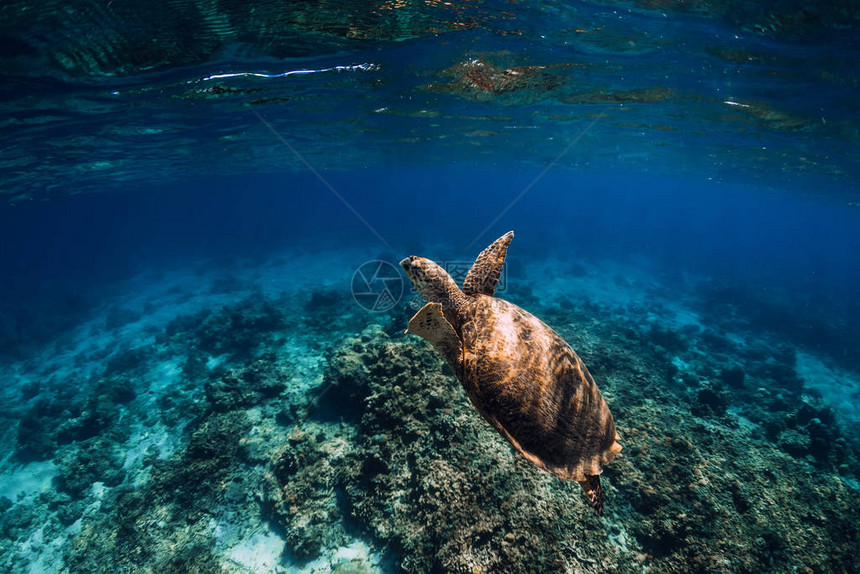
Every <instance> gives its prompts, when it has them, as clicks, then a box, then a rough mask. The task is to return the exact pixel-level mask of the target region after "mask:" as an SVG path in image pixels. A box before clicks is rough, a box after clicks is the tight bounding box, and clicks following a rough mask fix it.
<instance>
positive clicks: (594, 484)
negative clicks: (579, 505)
mask: <svg viewBox="0 0 860 574" xmlns="http://www.w3.org/2000/svg"><path fill="white" fill-rule="evenodd" d="M577 482H578V483H579V486H581V487H582V490H584V491H585V496H587V497H588V502H590V503H591V506H592V508H594V512H596V513H597V516H601V517H602V516H603V487H601V486H600V475H598V474H586V475H585V480H578V481H577Z"/></svg>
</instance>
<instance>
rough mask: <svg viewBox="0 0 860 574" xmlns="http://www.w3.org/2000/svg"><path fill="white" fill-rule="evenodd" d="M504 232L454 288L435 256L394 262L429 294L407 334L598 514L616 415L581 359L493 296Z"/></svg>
mask: <svg viewBox="0 0 860 574" xmlns="http://www.w3.org/2000/svg"><path fill="white" fill-rule="evenodd" d="M513 237H514V233H513V231H509V232H508V233H506V234H505V235H503V236H502V237H500V238H499V239H497V240H496V241H494V242H493V243H492V244H491V245H490V246H489V247H487V248H486V249H484V250H483V251H482V252H481V253H480V255H478V258H477V260H476V261H475V263H474V265H473V266H472V268H471V270H470V271H469V273H468V275H467V276H466V279H465V281H464V282H463V288H462V289H460V288H459V287H458V286H457V284H456V283H455V282H454V280H453V279H452V278H451V276H450V275H449V274H448V273H447V272H446V271H445V270H444V269H443V268H442V267H440V266H439V265H437V264H436V263H434V262H433V261H430V260H429V259H425V258H423V257H415V256H410V257H407V258H406V259H404V260H403V261H401V262H400V266H401V267H402V268H403V270H404V271H405V273H406V276H407V277H408V278H409V280H410V281H411V282H412V285H413V286H414V287H415V289H416V290H417V291H418V293H419V294H420V295H421V296H422V297H423V298H424V299H425V300H426V301H427V304H426V305H424V307H422V308H421V310H420V311H418V313H416V314H415V316H414V317H412V319H411V320H410V321H409V327H408V328H407V329H406V332H407V333H412V334H415V335H418V336H419V337H422V338H424V339H425V340H427V341H428V342H429V343H430V344H431V345H433V347H434V348H435V349H436V350H437V351H438V352H439V353H440V354H441V355H442V356H443V357H444V358H445V361H447V363H448V364H449V365H450V366H451V369H452V370H453V371H454V373H455V374H456V375H457V378H458V379H459V380H460V382H461V383H462V384H463V388H464V389H465V390H466V394H467V395H468V396H469V399H470V400H471V401H472V404H473V405H474V406H475V408H476V409H478V412H480V413H481V415H482V416H483V417H484V418H485V419H486V420H487V422H489V423H490V424H491V425H492V426H493V428H495V429H496V430H497V431H499V433H501V435H502V436H504V437H505V438H506V439H508V441H510V443H511V444H512V445H513V446H514V448H516V449H517V450H518V451H519V452H520V453H522V455H523V456H525V457H526V458H527V459H528V460H529V461H531V462H532V463H534V464H535V465H537V466H538V467H540V468H542V469H544V470H546V471H547V472H550V473H552V474H554V475H555V476H557V477H559V478H561V479H565V480H567V479H573V480H576V481H577V482H578V483H579V484H580V485H581V486H582V488H583V489H584V490H585V493H586V496H587V498H588V500H589V502H590V503H591V505H592V507H593V508H594V510H595V511H596V512H597V514H598V515H600V516H603V489H602V488H601V486H600V473H601V472H603V465H605V464H606V463H608V462H609V461H611V460H612V459H613V458H614V457H615V455H616V454H618V452H620V451H621V445H620V444H619V442H618V441H619V440H620V439H619V436H618V433H617V432H616V430H615V421H614V420H613V418H612V413H610V412H609V407H608V406H607V405H606V401H605V400H604V399H603V396H602V395H601V394H600V390H598V388H597V385H596V384H595V382H594V379H593V378H592V376H591V373H589V372H588V369H587V368H586V366H585V364H584V363H583V362H582V360H581V359H580V358H579V356H578V355H577V354H576V353H575V352H574V350H573V349H572V348H571V347H570V345H568V344H567V342H565V340H564V339H562V338H561V336H559V335H558V334H557V333H556V332H555V331H553V330H552V329H551V328H550V327H549V326H547V325H546V324H545V323H544V322H543V321H541V320H540V319H538V318H537V317H535V316H534V315H532V314H531V313H529V312H528V311H525V310H524V309H521V308H520V307H518V306H516V305H514V304H512V303H508V302H507V301H504V300H502V299H498V298H496V297H494V296H493V294H494V292H495V288H496V285H497V284H498V281H499V276H500V274H501V270H502V266H503V265H504V262H505V256H506V254H507V251H508V245H509V244H510V242H511V240H512V239H513Z"/></svg>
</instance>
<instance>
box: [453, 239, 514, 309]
mask: <svg viewBox="0 0 860 574" xmlns="http://www.w3.org/2000/svg"><path fill="white" fill-rule="evenodd" d="M513 238H514V232H513V231H508V232H507V233H505V234H504V235H502V236H501V237H499V238H498V239H496V240H495V241H493V243H491V244H490V246H489V247H487V248H486V249H484V250H483V251H481V253H480V254H479V255H478V258H477V259H475V263H474V264H473V265H472V268H471V269H469V273H468V274H467V275H466V280H465V281H463V293H465V294H466V295H477V294H479V293H480V294H482V295H489V296H490V297H492V296H493V293H495V291H496V285H497V284H498V283H499V277H500V276H501V274H502V266H503V265H504V264H505V256H506V255H507V254H508V244H510V242H511V239H513Z"/></svg>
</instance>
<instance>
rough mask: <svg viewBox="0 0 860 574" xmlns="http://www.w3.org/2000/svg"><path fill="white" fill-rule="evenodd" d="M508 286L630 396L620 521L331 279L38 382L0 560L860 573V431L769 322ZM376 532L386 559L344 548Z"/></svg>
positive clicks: (203, 318)
mask: <svg viewBox="0 0 860 574" xmlns="http://www.w3.org/2000/svg"><path fill="white" fill-rule="evenodd" d="M577 276H578V277H580V278H584V279H588V278H589V277H592V276H593V274H592V273H589V272H587V270H586V271H584V270H582V269H580V270H578V271H577ZM625 281H626V280H625ZM702 294H705V291H699V295H702ZM209 295H210V296H212V297H221V296H223V294H220V293H210V294H209ZM506 295H507V296H510V297H512V298H513V299H514V300H516V301H517V302H518V303H521V304H529V306H531V307H533V308H535V309H536V310H537V312H538V314H539V315H540V316H541V317H542V318H543V319H545V320H546V321H547V322H549V323H550V324H552V325H555V326H557V328H558V331H559V333H560V334H561V335H562V336H564V337H565V338H566V339H567V340H569V341H571V342H572V343H573V344H574V345H576V347H577V349H578V350H579V351H580V352H581V355H582V357H583V360H584V361H586V362H587V364H588V365H589V368H590V370H591V371H592V374H593V375H594V377H595V379H596V380H598V381H599V382H600V385H601V389H602V390H603V392H604V394H605V397H606V399H607V401H608V402H609V403H610V405H611V408H612V409H613V412H614V413H615V417H616V423H617V425H618V427H619V432H620V433H621V434H622V435H623V436H624V439H625V443H626V444H625V450H624V452H623V454H622V456H620V457H619V458H618V459H617V460H616V461H614V462H613V464H611V465H608V466H607V467H606V469H605V472H604V474H603V475H602V481H603V484H604V488H605V491H606V497H607V502H608V503H607V506H606V509H607V512H606V516H605V518H603V519H600V518H597V517H596V516H595V515H594V513H593V511H592V510H591V509H590V508H589V506H588V504H587V503H586V502H585V501H584V500H583V498H582V496H581V492H580V488H579V486H578V485H577V484H576V483H573V482H564V481H560V480H558V479H556V478H555V477H553V476H552V475H550V474H548V473H546V472H543V471H541V470H539V469H537V468H535V467H534V466H533V465H532V464H530V463H529V462H527V461H526V460H525V459H524V458H523V457H522V456H520V455H519V454H517V453H516V451H515V450H514V449H513V448H511V447H510V445H509V444H508V443H507V442H505V440H504V439H503V438H501V437H500V436H499V435H498V434H497V433H496V432H495V431H494V430H492V429H491V428H490V427H489V426H488V425H487V424H486V423H485V422H484V421H483V419H481V417H480V415H479V414H478V413H477V412H475V410H474V409H473V408H472V407H471V405H470V403H469V401H468V398H467V397H466V395H465V393H464V391H463V390H462V387H461V385H460V384H459V383H458V382H457V380H456V378H455V377H454V376H453V373H451V371H450V369H449V368H448V366H447V365H446V364H445V363H444V361H443V360H442V359H441V358H440V357H439V356H438V354H437V353H436V352H434V351H433V349H432V348H431V347H430V346H429V345H427V344H425V343H424V342H423V341H420V340H415V339H412V338H407V337H405V336H404V335H403V327H404V324H405V322H406V321H407V320H408V317H409V315H410V314H411V312H412V310H411V309H409V306H408V305H402V306H401V307H399V308H395V309H393V310H392V312H391V313H390V314H388V315H375V316H373V320H375V321H377V322H378V323H379V324H377V323H373V322H371V323H370V324H369V325H367V326H365V327H364V328H362V329H360V330H358V329H355V326H356V325H358V324H362V323H367V322H368V321H367V317H368V315H366V314H361V313H360V312H359V311H358V308H357V307H353V308H352V312H351V311H350V310H348V308H346V307H344V306H343V305H342V301H343V296H342V295H336V294H334V293H333V292H332V291H330V290H328V289H322V290H321V291H320V294H318V295H312V294H311V295H308V294H301V295H295V296H293V295H283V296H281V297H279V298H277V299H272V298H270V297H266V296H262V295H259V296H256V297H253V298H250V299H241V298H240V297H241V292H236V293H234V294H233V296H234V297H237V299H236V302H235V303H232V304H227V305H222V306H220V307H216V306H213V307H214V309H215V310H207V311H200V312H194V311H192V312H190V313H188V314H185V315H181V316H179V317H176V318H174V319H172V320H171V321H170V322H168V323H167V324H166V325H164V326H163V328H162V330H161V333H160V334H157V335H156V336H154V337H153V335H152V329H150V330H149V331H148V335H147V336H148V337H149V338H150V339H149V340H150V341H154V343H153V344H152V345H150V346H148V347H147V348H146V349H140V348H139V346H134V345H125V344H117V345H111V346H110V347H108V348H103V349H89V350H87V351H86V352H83V354H82V356H80V357H78V358H77V359H75V361H73V362H74V363H75V364H76V365H77V367H75V368H76V370H75V371H73V372H71V373H70V372H65V371H61V370H57V369H56V368H49V369H47V370H46V371H45V372H42V373H40V375H41V376H39V377H34V378H32V379H31V380H29V381H28V382H27V384H24V385H22V387H21V389H20V391H19V392H18V393H17V394H16V396H18V397H20V399H21V400H22V401H23V403H22V404H21V405H20V406H17V407H16V409H17V410H16V412H17V413H18V415H19V416H20V422H19V424H18V426H17V428H15V429H14V431H13V432H12V433H11V434H10V436H11V437H12V438H13V439H14V438H16V437H17V443H16V444H15V445H13V446H14V447H15V453H16V457H13V458H15V459H17V460H18V461H20V462H22V463H25V464H26V465H30V466H31V467H32V468H33V469H36V468H41V469H42V470H41V472H43V476H44V477H45V479H44V482H43V484H44V486H43V487H42V488H41V489H40V490H37V491H35V492H31V493H30V494H26V493H23V494H19V495H16V494H15V493H14V492H13V491H10V493H9V495H8V496H5V497H3V496H0V510H2V515H0V564H2V565H3V566H4V568H6V569H7V570H8V571H10V572H23V571H25V570H26V569H27V568H29V566H30V565H31V564H32V562H31V560H32V559H31V554H30V553H35V554H36V555H39V556H41V557H42V558H41V559H42V560H45V561H50V562H52V563H53V564H56V565H61V566H59V567H58V568H57V569H58V570H61V571H68V572H73V573H74V572H100V571H132V570H134V571H152V572H162V571H184V572H220V571H226V572H255V571H273V572H276V571H292V570H298V569H302V568H304V569H305V570H306V571H309V572H330V571H334V572H341V573H344V572H371V571H385V572H387V571H396V570H398V569H399V570H402V571H409V572H461V573H466V574H471V573H475V572H485V573H489V572H546V573H553V572H558V573H562V572H565V573H566V572H583V573H588V572H594V573H597V572H607V571H611V572H619V573H634V572H641V571H643V569H647V570H650V571H658V572H668V573H678V574H680V573H688V572H702V573H704V572H708V573H712V572H713V573H719V574H723V573H725V574H729V573H731V574H736V573H745V572H765V571H766V572H796V571H812V572H825V571H826V572H846V573H847V572H851V571H852V568H853V564H854V560H855V557H856V553H857V549H858V548H859V547H860V540H858V535H857V530H856V524H857V520H858V519H860V503H858V497H857V494H856V490H854V489H856V486H852V485H855V484H856V482H855V481H856V477H857V475H858V470H860V468H858V460H857V442H856V438H855V436H854V435H853V434H852V432H851V430H850V428H848V427H846V425H845V424H844V423H842V422H841V420H842V419H841V415H840V413H839V411H838V410H837V409H836V408H834V407H833V406H831V404H829V403H828V402H827V400H826V398H825V396H824V395H822V394H821V392H819V391H818V390H817V389H819V387H817V386H815V385H814V381H812V380H811V379H810V378H809V376H808V374H806V373H808V369H809V368H810V367H809V365H808V361H809V359H808V358H803V357H801V356H799V355H798V353H797V352H796V351H795V349H794V348H793V347H791V346H789V345H787V344H785V343H784V342H779V341H781V339H780V340H778V339H774V338H772V336H771V335H770V334H768V333H767V332H761V331H758V332H755V333H754V332H753V331H749V330H745V331H743V334H744V336H743V337H741V336H740V335H739V334H738V331H737V330H738V329H741V328H744V329H746V326H745V325H743V324H741V323H739V322H737V321H734V320H731V321H730V320H729V319H726V320H724V321H718V320H714V321H712V322H711V323H710V325H709V328H707V329H706V328H701V327H699V326H697V325H694V324H685V325H684V324H677V323H673V322H672V321H671V320H668V319H667V317H669V316H670V315H671V314H672V311H671V310H670V309H669V308H668V307H666V306H664V305H660V304H653V305H648V306H644V305H638V304H631V305H629V306H627V307H625V308H623V309H622V308H617V307H613V306H611V305H607V304H604V303H601V302H598V301H590V300H585V299H583V300H578V301H575V302H574V301H572V300H570V299H563V298H562V299H558V304H557V305H555V306H551V307H550V306H546V304H545V303H542V301H545V299H544V298H543V297H542V294H541V292H540V291H538V290H536V289H534V288H524V287H523V286H522V285H515V284H513V285H511V286H510V289H509V290H508V291H507V293H506ZM287 308H303V309H305V315H304V316H301V317H300V316H295V315H294V314H290V313H287V312H286V310H285V309H287ZM337 308H340V310H341V313H342V315H343V317H341V318H339V319H333V318H332V314H333V310H334V309H337ZM722 310H723V311H725V310H726V307H725V306H724V307H722ZM107 312H109V311H106V313H107ZM738 315H739V313H737V312H731V313H727V314H726V315H725V316H726V317H727V318H732V317H737V316H738ZM101 324H102V325H104V324H105V323H104V322H102V323H101ZM133 325H134V324H127V326H125V327H121V329H125V328H132V327H133ZM299 326H302V327H304V328H299ZM326 329H329V330H326ZM332 329H334V330H332ZM321 334H325V336H326V341H324V342H322V341H320V340H319V338H320V337H321ZM301 336H307V337H308V338H307V340H299V339H297V337H301ZM92 365H98V368H90V367H92ZM48 373H53V374H52V375H51V376H48ZM162 379H165V380H166V381H168V382H167V383H166V384H165V383H164V382H163V381H162ZM9 452H10V453H11V452H12V451H11V450H10V451H9ZM46 460H50V461H51V462H43V461H46ZM33 465H37V466H33ZM38 465H42V466H38ZM798 524H802V525H803V528H798V527H797V525H798ZM261 533H262V534H261ZM47 540H55V541H56V542H55V543H52V544H48V543H46V542H45V541H47ZM261 540H263V541H268V542H265V543H263V542H260V541H261ZM356 544H359V545H360V544H364V545H365V546H364V547H365V548H368V549H369V548H371V547H372V549H373V550H372V552H375V553H376V554H375V555H373V556H372V555H371V554H370V552H371V551H370V550H368V551H367V552H364V553H355V552H353V553H344V552H345V551H344V550H343V549H346V548H354V547H356ZM251 548H253V549H254V550H253V551H251V550H249V549H251ZM260 553H262V555H264V558H253V559H252V558H250V556H251V555H254V556H259V555H260ZM374 556H375V557H374ZM385 560H388V561H390V562H385ZM383 564H386V565H385V566H383Z"/></svg>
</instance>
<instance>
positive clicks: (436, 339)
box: [406, 302, 462, 373]
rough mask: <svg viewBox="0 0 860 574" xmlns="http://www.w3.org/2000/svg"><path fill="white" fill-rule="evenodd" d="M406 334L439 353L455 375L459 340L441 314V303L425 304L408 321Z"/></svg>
mask: <svg viewBox="0 0 860 574" xmlns="http://www.w3.org/2000/svg"><path fill="white" fill-rule="evenodd" d="M406 332H407V333H412V334H413V335H418V336H419V337H421V338H422V339H424V340H425V341H427V342H428V343H430V344H431V345H433V347H434V348H435V349H436V350H437V351H439V353H440V354H441V355H442V356H443V357H444V358H445V360H446V361H447V362H448V365H450V366H451V369H452V370H453V371H454V372H455V373H457V372H459V371H460V370H461V369H460V362H461V357H460V355H461V353H460V351H461V347H462V345H461V344H460V338H459V337H458V336H457V332H456V331H454V327H452V326H451V323H449V322H448V320H447V319H446V318H445V315H444V314H443V313H442V304H441V303H433V302H431V303H427V304H426V305H424V306H423V307H421V309H420V310H419V311H418V312H417V313H415V316H414V317H412V319H410V320H409V326H408V327H407V328H406Z"/></svg>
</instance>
